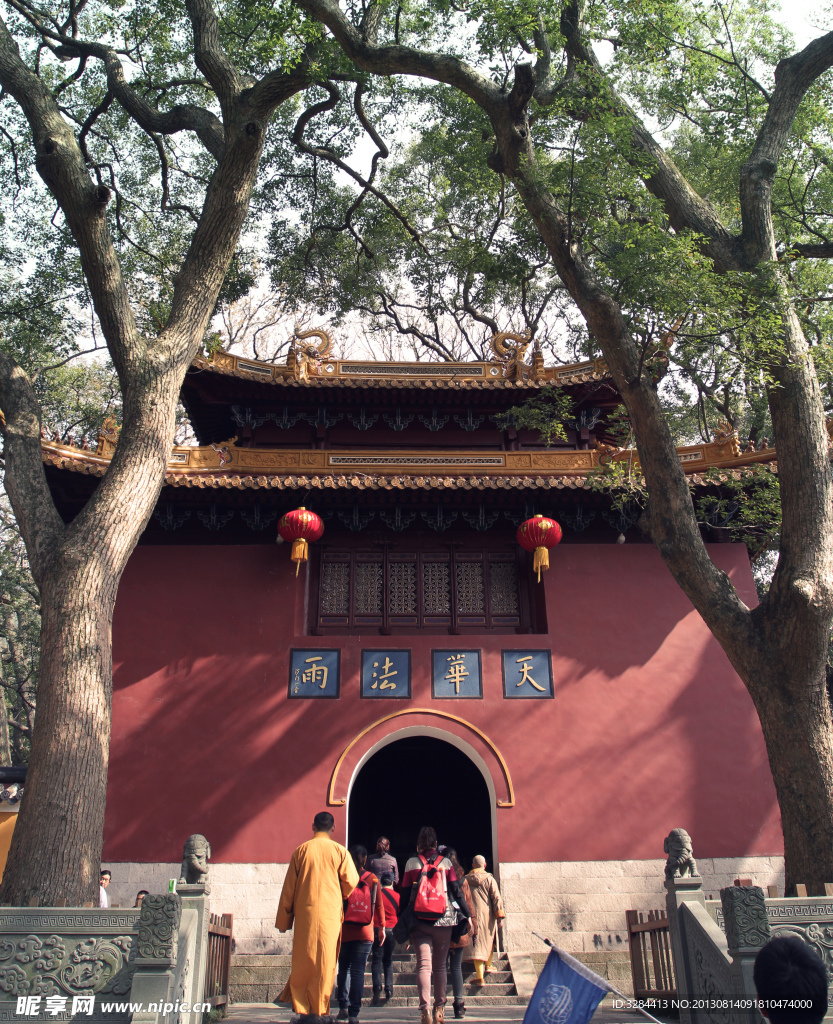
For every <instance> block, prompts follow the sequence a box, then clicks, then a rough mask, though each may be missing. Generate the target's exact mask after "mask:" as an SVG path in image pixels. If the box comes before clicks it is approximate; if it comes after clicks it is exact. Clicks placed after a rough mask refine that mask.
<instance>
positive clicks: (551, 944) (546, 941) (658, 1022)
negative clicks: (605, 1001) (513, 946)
mask: <svg viewBox="0 0 833 1024" xmlns="http://www.w3.org/2000/svg"><path fill="white" fill-rule="evenodd" d="M532 934H533V935H534V936H535V938H536V939H540V940H541V942H543V943H544V944H545V945H547V946H549V947H550V949H552V950H554V951H555V952H556V953H557V954H559V955H560V954H561V953H564V954H566V955H567V956H568V957H569V956H570V954H569V953H567V950H566V949H561V948H560V947H558V946H556V944H555V943H554V942H552V941H550V939H545V938H544V936H543V935H539V934H538V932H533V933H532ZM570 959H573V957H570ZM582 966H584V965H582ZM585 969H587V968H585ZM596 977H598V978H599V981H603V982H604V984H605V987H606V988H607V990H608V992H612V993H613V995H615V996H619V997H620V998H621V999H624V1000H625V1002H627V1003H629V1004H631V1005H630V1007H629V1009H632V1010H636V1011H637V1013H641V1014H642V1016H643V1017H647V1018H648V1020H651V1021H653V1022H654V1024H663V1022H662V1021H661V1020H657V1018H656V1017H652V1016H651V1014H650V1013H648V1011H647V1010H643V1009H642V1007H641V1006H639V1005H634V1000H633V997H632V996H626V995H625V994H624V992H620V991H619V989H618V988H614V987H613V986H612V985H611V984H610V982H609V981H608V980H607V978H602V977H599V975H596Z"/></svg>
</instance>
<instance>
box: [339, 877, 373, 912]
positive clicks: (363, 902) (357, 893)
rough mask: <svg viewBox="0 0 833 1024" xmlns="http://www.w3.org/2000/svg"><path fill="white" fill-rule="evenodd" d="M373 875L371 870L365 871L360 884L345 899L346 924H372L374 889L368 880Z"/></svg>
mask: <svg viewBox="0 0 833 1024" xmlns="http://www.w3.org/2000/svg"><path fill="white" fill-rule="evenodd" d="M372 877H373V876H372V875H371V873H370V872H369V871H365V873H364V874H363V875H362V876H361V878H360V879H359V884H358V885H357V886H356V888H355V889H354V890H353V891H352V892H351V893H350V895H349V896H348V897H347V899H346V900H345V901H344V923H345V924H370V922H371V921H372V920H373V890H372V889H371V887H370V883H369V882H368V881H367V879H369V878H372Z"/></svg>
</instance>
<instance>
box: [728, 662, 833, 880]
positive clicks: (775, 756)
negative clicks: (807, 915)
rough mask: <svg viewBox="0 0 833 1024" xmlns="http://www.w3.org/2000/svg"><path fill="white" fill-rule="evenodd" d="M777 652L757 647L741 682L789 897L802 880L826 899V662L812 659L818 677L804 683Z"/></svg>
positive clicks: (831, 860)
mask: <svg viewBox="0 0 833 1024" xmlns="http://www.w3.org/2000/svg"><path fill="white" fill-rule="evenodd" d="M781 653H782V652H780V651H778V650H773V649H772V648H771V647H770V646H769V645H767V644H766V643H762V644H761V646H760V648H759V650H758V652H757V654H758V657H757V658H756V659H755V660H756V661H757V664H756V665H755V667H754V674H753V675H752V676H750V677H748V678H746V679H745V682H746V684H747V687H748V689H749V692H750V694H751V695H752V699H753V701H754V702H755V708H756V710H757V712H758V717H759V718H760V721H761V727H762V729H763V733H764V740H765V741H766V748H767V754H768V756H769V766H770V769H771V770H772V778H773V780H774V782H775V792H776V794H777V797H778V805H779V807H780V809H781V824H782V828H783V830H784V873H785V877H786V886H787V892H788V893H789V894H793V893H794V890H795V885H796V883H798V882H804V883H805V884H806V885H807V891H808V893H809V894H810V895H824V883H825V882H833V800H831V794H833V741H831V730H830V724H829V723H830V706H829V703H828V699H827V689H826V673H825V664H824V658H822V659H817V660H820V665H819V672H818V674H817V675H816V677H815V682H814V683H813V684H811V685H809V684H808V679H807V676H806V675H805V672H804V669H803V666H802V667H797V668H793V667H791V666H788V665H787V666H785V665H784V664H783V662H782V660H781V658H780V654H781ZM768 655H771V657H768ZM739 797H741V795H740V794H739ZM741 798H742V797H741Z"/></svg>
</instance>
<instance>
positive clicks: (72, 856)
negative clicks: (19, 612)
mask: <svg viewBox="0 0 833 1024" xmlns="http://www.w3.org/2000/svg"><path fill="white" fill-rule="evenodd" d="M131 525H132V526H133V529H132V530H131V532H135V525H133V524H131ZM105 543H106V540H105ZM98 547H100V545H96V546H95V547H94V548H93V549H92V550H91V549H89V548H87V550H83V551H77V552H72V553H71V555H70V556H69V557H64V558H62V559H61V563H60V564H59V565H56V566H55V567H54V568H53V569H52V570H51V571H50V572H49V573H48V575H47V578H46V579H45V580H44V584H43V587H42V588H41V598H42V603H41V615H42V624H43V625H42V629H41V661H40V680H39V688H38V723H37V727H36V729H35V731H34V736H33V737H32V752H31V755H30V757H29V771H28V773H27V777H26V793H25V798H24V800H23V801H22V802H21V805H20V812H19V821H18V825H17V827H16V828H15V831H14V833H13V836H12V844H11V849H10V851H9V857H8V863H7V868H6V871H5V874H4V876H3V885H2V891H0V902H3V903H10V904H12V905H17V906H25V905H26V904H28V903H29V901H30V899H32V898H35V899H37V902H38V903H39V904H40V905H42V906H55V904H56V901H57V900H59V899H61V900H65V901H66V902H67V903H68V904H69V905H73V904H79V903H85V902H90V901H92V902H93V903H94V905H96V906H97V905H98V886H97V882H98V873H99V868H100V866H101V865H100V862H101V843H102V832H103V827H104V793H105V787H106V782H107V761H108V754H109V747H110V704H111V696H112V658H111V637H110V624H111V622H112V616H113V605H114V603H115V597H116V588H117V586H118V580H117V579H113V578H112V576H111V574H110V573H109V572H108V571H107V569H106V567H104V566H103V565H102V559H101V557H100V555H101V553H100V551H99V550H97V548H98ZM73 556H74V557H73ZM56 851H60V854H59V857H60V859H59V860H58V862H57V863H56V862H55V852H56Z"/></svg>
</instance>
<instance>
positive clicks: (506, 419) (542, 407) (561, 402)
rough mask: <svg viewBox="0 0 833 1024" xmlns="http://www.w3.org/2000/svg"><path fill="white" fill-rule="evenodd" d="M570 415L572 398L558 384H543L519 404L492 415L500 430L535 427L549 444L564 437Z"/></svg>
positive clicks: (546, 443) (565, 436) (564, 438)
mask: <svg viewBox="0 0 833 1024" xmlns="http://www.w3.org/2000/svg"><path fill="white" fill-rule="evenodd" d="M572 415H573V401H572V399H571V398H570V397H569V395H566V394H565V393H564V392H563V391H562V390H561V388H557V387H555V386H553V385H552V384H546V385H544V387H542V388H541V389H540V390H539V391H537V392H536V393H535V394H534V395H533V396H532V397H531V398H528V399H527V400H526V401H525V402H524V403H523V404H522V405H515V406H512V408H511V409H507V411H506V412H505V413H501V414H500V415H498V416H495V417H494V419H495V423H496V424H497V426H498V429H499V430H506V428H507V427H515V428H517V429H518V430H524V429H526V430H536V431H537V432H538V436H539V437H540V438H541V440H542V441H543V442H544V444H545V445H547V447H549V446H550V445H551V444H552V443H553V442H554V441H555V440H556V439H560V440H562V441H566V440H567V431H566V430H565V427H564V424H565V422H566V421H567V420H568V419H570V417H571V416H572Z"/></svg>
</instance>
